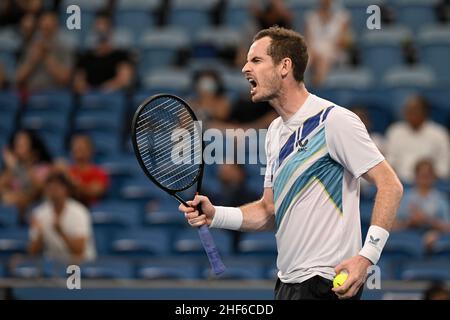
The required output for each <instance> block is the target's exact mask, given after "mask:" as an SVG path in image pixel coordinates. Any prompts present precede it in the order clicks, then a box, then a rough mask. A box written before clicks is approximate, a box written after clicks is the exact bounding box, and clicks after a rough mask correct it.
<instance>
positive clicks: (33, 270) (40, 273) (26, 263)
mask: <svg viewBox="0 0 450 320" xmlns="http://www.w3.org/2000/svg"><path fill="white" fill-rule="evenodd" d="M10 266H11V268H10V272H9V273H10V274H9V276H11V277H14V278H22V279H33V278H42V277H45V276H47V275H48V274H50V272H51V271H50V270H51V268H52V263H51V261H49V260H47V259H46V258H42V257H39V258H32V257H20V259H15V260H14V262H13V263H10Z"/></svg>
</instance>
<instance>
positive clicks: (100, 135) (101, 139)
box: [90, 132, 121, 157]
mask: <svg viewBox="0 0 450 320" xmlns="http://www.w3.org/2000/svg"><path fill="white" fill-rule="evenodd" d="M90 137H91V139H92V141H93V144H94V146H95V153H96V156H99V157H102V156H105V155H116V154H119V153H120V150H121V141H120V139H119V137H120V135H119V134H117V135H111V133H110V132H90Z"/></svg>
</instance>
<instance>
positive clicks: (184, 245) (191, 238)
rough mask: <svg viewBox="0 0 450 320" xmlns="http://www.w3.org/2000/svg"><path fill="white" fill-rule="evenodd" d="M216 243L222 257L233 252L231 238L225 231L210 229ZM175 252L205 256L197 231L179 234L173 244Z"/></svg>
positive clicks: (186, 231)
mask: <svg viewBox="0 0 450 320" xmlns="http://www.w3.org/2000/svg"><path fill="white" fill-rule="evenodd" d="M210 231H211V234H212V236H213V238H214V242H215V244H216V246H217V248H218V250H219V252H220V254H221V255H223V256H225V255H227V254H229V253H230V252H231V237H230V234H229V233H227V232H226V231H224V230H213V229H210ZM173 247H174V251H175V252H176V253H179V254H204V253H205V249H204V248H203V246H202V244H201V242H200V238H199V235H198V232H197V230H194V229H187V230H183V231H180V232H178V233H177V234H176V235H175V239H174V242H173Z"/></svg>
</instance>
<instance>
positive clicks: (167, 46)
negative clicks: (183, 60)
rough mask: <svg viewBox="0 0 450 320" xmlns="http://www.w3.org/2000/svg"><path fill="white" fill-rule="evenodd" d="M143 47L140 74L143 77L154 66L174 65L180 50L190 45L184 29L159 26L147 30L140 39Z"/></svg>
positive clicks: (139, 42) (139, 44) (140, 45)
mask: <svg viewBox="0 0 450 320" xmlns="http://www.w3.org/2000/svg"><path fill="white" fill-rule="evenodd" d="M138 46H139V47H140V48H141V55H140V59H139V75H140V76H141V77H142V76H144V75H146V74H147V73H148V72H149V71H151V70H153V69H154V68H163V67H168V66H170V65H172V64H173V63H174V61H175V58H176V55H177V53H178V52H179V50H181V49H183V48H185V47H188V46H189V38H188V36H187V34H186V32H185V31H184V30H183V29H178V28H159V29H153V30H151V31H146V32H144V33H143V34H142V36H141V37H140V39H139V41H138Z"/></svg>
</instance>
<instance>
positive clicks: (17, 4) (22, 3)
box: [0, 0, 58, 26]
mask: <svg viewBox="0 0 450 320" xmlns="http://www.w3.org/2000/svg"><path fill="white" fill-rule="evenodd" d="M55 1H58V0H53V2H55ZM48 2H50V1H48V0H47V3H48ZM42 9H43V0H2V1H0V26H8V25H17V24H18V23H19V21H20V20H21V19H22V17H23V16H24V15H25V14H27V13H29V14H32V15H37V14H39V13H40V12H41V11H42Z"/></svg>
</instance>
